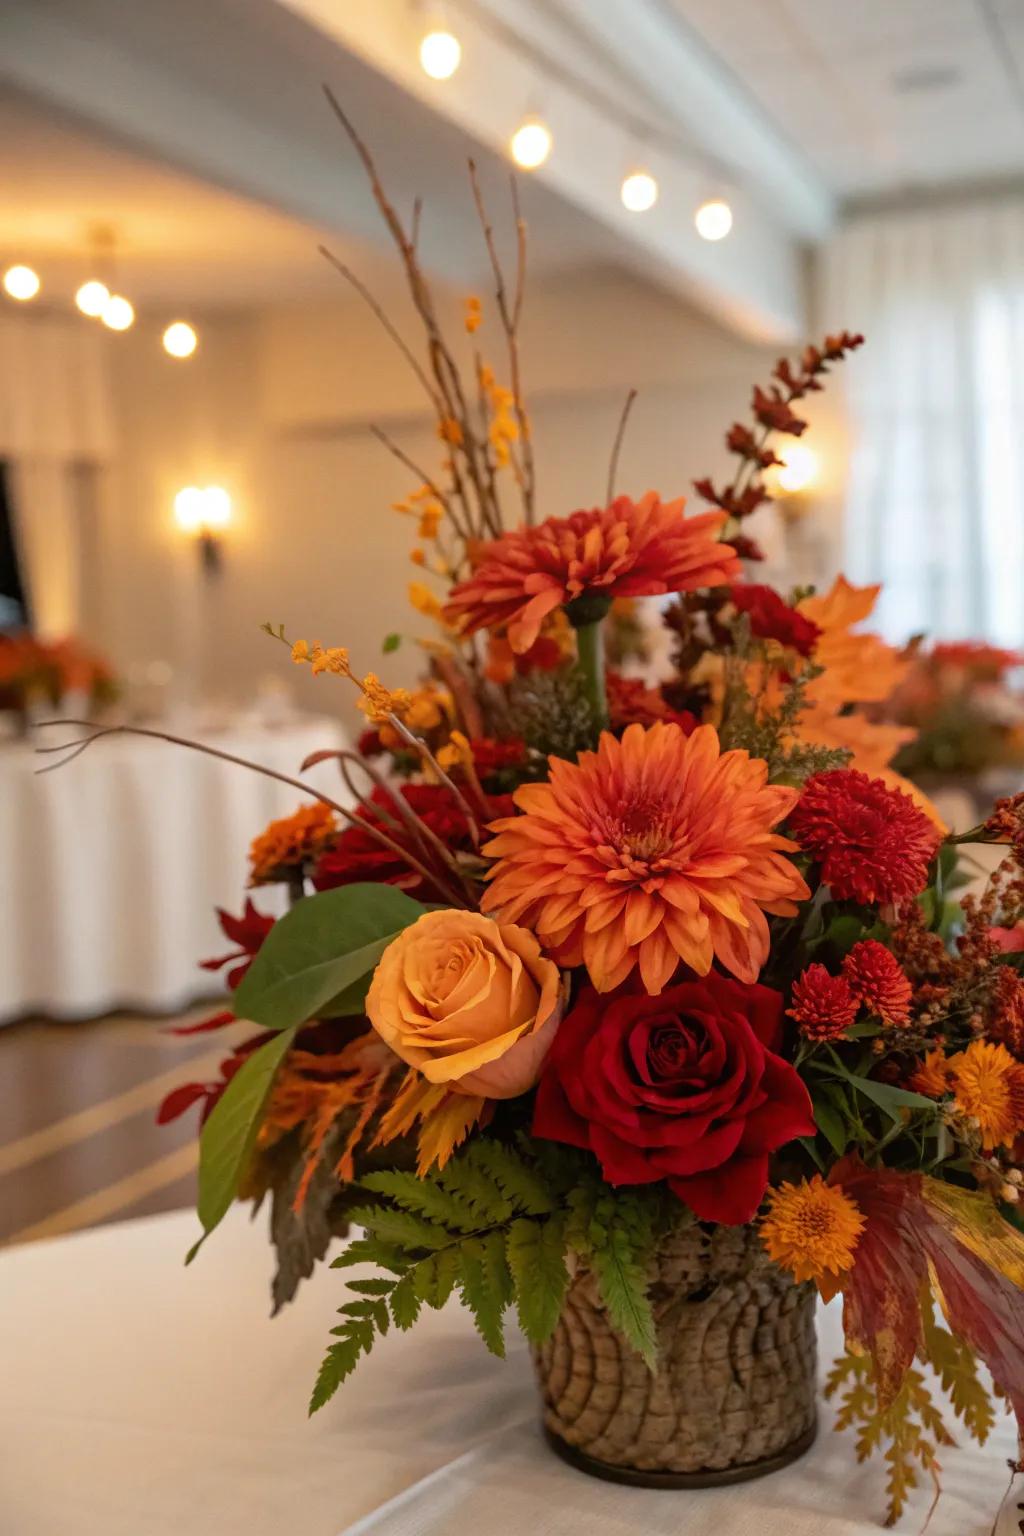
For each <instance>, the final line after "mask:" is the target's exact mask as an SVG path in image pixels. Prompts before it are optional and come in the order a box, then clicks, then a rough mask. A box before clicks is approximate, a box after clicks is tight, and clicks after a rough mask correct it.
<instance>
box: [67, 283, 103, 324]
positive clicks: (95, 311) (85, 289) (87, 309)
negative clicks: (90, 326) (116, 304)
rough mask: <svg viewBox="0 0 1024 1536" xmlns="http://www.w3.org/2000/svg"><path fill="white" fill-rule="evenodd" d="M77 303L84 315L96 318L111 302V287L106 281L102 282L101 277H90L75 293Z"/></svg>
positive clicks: (92, 318)
mask: <svg viewBox="0 0 1024 1536" xmlns="http://www.w3.org/2000/svg"><path fill="white" fill-rule="evenodd" d="M75 303H76V304H77V305H78V308H79V309H80V310H81V311H82V314H83V315H88V316H89V318H90V319H91V320H96V319H98V318H99V316H100V315H102V313H103V311H104V310H105V309H106V307H107V305H108V304H109V303H110V289H109V288H108V287H107V285H106V283H101V282H100V280H99V278H96V277H93V278H90V279H89V281H88V282H87V283H83V284H82V286H81V288H79V290H78V292H77V293H76V294H75Z"/></svg>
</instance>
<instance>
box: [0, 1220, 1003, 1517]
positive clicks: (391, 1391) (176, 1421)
mask: <svg viewBox="0 0 1024 1536" xmlns="http://www.w3.org/2000/svg"><path fill="white" fill-rule="evenodd" d="M265 1224H266V1219H265V1217H263V1216H260V1217H259V1218H257V1220H256V1221H255V1222H253V1221H250V1220H249V1217H248V1213H247V1212H246V1211H244V1210H243V1209H241V1208H236V1209H234V1210H233V1211H232V1212H231V1213H230V1215H229V1217H228V1219H227V1220H226V1221H225V1223H224V1225H223V1227H222V1229H221V1230H220V1231H218V1232H217V1233H216V1234H215V1235H214V1236H213V1238H211V1240H210V1241H209V1242H208V1243H207V1244H206V1246H205V1247H204V1249H203V1251H202V1253H201V1254H200V1255H199V1256H198V1258H197V1259H196V1261H195V1263H194V1264H193V1265H192V1266H191V1267H190V1268H189V1269H187V1270H186V1269H185V1268H184V1267H183V1265H182V1259H183V1256H184V1254H185V1252H186V1250H187V1248H188V1247H189V1245H190V1243H191V1242H192V1241H193V1239H194V1238H195V1236H196V1232H197V1223H196V1218H195V1217H194V1215H193V1214H192V1213H191V1212H180V1213H174V1214H172V1215H170V1216H157V1217H150V1218H147V1219H145V1220H141V1221H132V1222H125V1223H123V1224H122V1225H118V1226H110V1227H101V1228H97V1229H94V1230H92V1231H89V1232H83V1233H79V1234H76V1235H74V1236H71V1237H64V1238H56V1239H53V1240H50V1241H45V1242H39V1243H33V1244H29V1245H26V1246H24V1247H20V1248H11V1249H8V1250H6V1251H5V1252H3V1253H2V1254H0V1317H2V1318H3V1320H4V1343H3V1369H2V1373H0V1381H2V1387H0V1446H2V1450H0V1529H2V1530H3V1532H4V1536H72V1533H73V1536H342V1533H344V1536H357V1533H358V1536H454V1533H456V1532H462V1533H465V1536H473V1533H477V1532H478V1533H480V1536H524V1533H529V1536H634V1533H637V1532H643V1533H644V1536H682V1533H684V1532H685V1536H877V1533H878V1530H879V1526H878V1524H877V1523H876V1522H877V1517H878V1515H879V1512H880V1511H881V1510H882V1508H883V1504H884V1500H883V1497H882V1468H881V1467H880V1465H879V1464H878V1463H877V1462H876V1463H869V1464H868V1465H867V1466H865V1467H858V1466H857V1464H856V1462H855V1461H854V1457H853V1445H852V1441H851V1438H850V1436H849V1435H846V1434H844V1435H842V1436H840V1435H834V1434H833V1433H832V1432H831V1412H830V1410H829V1409H828V1408H827V1407H823V1410H822V1426H821V1432H820V1434H819V1436H818V1440H817V1442H816V1444H815V1445H814V1447H813V1448H812V1450H811V1451H810V1452H809V1453H808V1454H807V1455H806V1456H805V1457H804V1458H803V1460H801V1461H800V1462H797V1463H795V1464H794V1465H793V1466H791V1467H789V1468H787V1469H786V1470H785V1471H782V1472H778V1473H775V1474H774V1475H773V1476H771V1477H768V1478H764V1479H762V1480H761V1481H759V1482H755V1483H747V1484H743V1485H739V1486H736V1487H733V1488H722V1489H714V1490H708V1491H706V1492H699V1493H682V1492H675V1493H672V1492H661V1491H648V1490H641V1489H633V1488H620V1487H617V1486H615V1485H613V1484H609V1483H600V1482H596V1481H594V1480H592V1479H590V1478H587V1477H585V1476H583V1475H581V1474H580V1473H578V1472H575V1471H573V1470H572V1469H571V1468H570V1467H567V1466H565V1465H564V1464H563V1463H562V1462H560V1461H558V1460H557V1459H556V1458H555V1457H554V1456H553V1455H552V1454H551V1453H550V1451H548V1450H547V1448H546V1447H545V1445H544V1443H543V1441H542V1439H541V1436H540V1431H539V1425H538V1413H537V1401H536V1397H535V1391H534V1386H533V1382H532V1379H531V1373H530V1364H529V1358H528V1355H527V1352H526V1349H525V1347H524V1345H523V1343H522V1341H521V1339H520V1338H519V1336H518V1335H517V1334H515V1333H514V1331H513V1330H512V1329H511V1328H510V1329H509V1330H508V1332H509V1339H508V1343H509V1359H508V1360H507V1361H506V1362H505V1363H504V1364H503V1363H502V1362H500V1361H498V1360H495V1359H493V1358H492V1357H491V1356H490V1355H488V1354H487V1353H486V1351H485V1350H484V1347H483V1345H482V1344H481V1343H480V1342H479V1340H478V1339H477V1337H476V1335H475V1334H474V1332H473V1328H472V1325H471V1323H470V1321H469V1319H468V1317H467V1316H466V1314H465V1313H463V1312H462V1310H461V1309H460V1308H459V1307H458V1305H457V1304H454V1303H453V1304H450V1305H449V1306H448V1307H447V1308H445V1310H444V1311H443V1312H441V1313H432V1312H428V1313H426V1315H425V1317H424V1318H423V1319H421V1321H420V1322H419V1323H418V1324H417V1325H416V1327H415V1329H414V1330H413V1331H412V1332H411V1333H409V1334H404V1335H397V1334H396V1333H394V1332H392V1333H391V1334H390V1335H389V1336H388V1337H387V1338H386V1339H384V1340H383V1341H382V1342H381V1343H380V1344H379V1345H378V1346H377V1348H376V1349H375V1351H374V1353H373V1355H371V1356H370V1358H369V1359H368V1360H365V1361H364V1362H363V1363H362V1365H361V1366H360V1367H359V1369H358V1370H357V1371H356V1374H355V1375H354V1376H353V1377H352V1378H350V1380H349V1381H348V1382H347V1383H346V1384H345V1385H344V1386H343V1387H342V1388H341V1391H340V1392H339V1393H338V1395H337V1396H336V1397H335V1398H334V1400H333V1401H332V1402H331V1403H330V1404H329V1405H328V1406H327V1407H326V1408H325V1409H324V1410H323V1411H322V1412H321V1413H320V1414H318V1415H317V1416H316V1417H315V1418H314V1419H312V1420H311V1421H308V1420H307V1418H306V1402H307V1399H308V1395H309V1389H310V1386H311V1384H312V1381H313V1378H314V1375H315V1372H316V1368H317V1365H318V1363H319V1360H320V1357H321V1351H322V1348H323V1346H324V1344H325V1342H326V1340H327V1335H328V1329H329V1328H330V1327H331V1326H332V1323H333V1321H334V1311H335V1308H336V1307H337V1306H338V1305H340V1303H341V1301H342V1299H343V1295H342V1293H343V1289H344V1285H343V1278H344V1277H343V1275H341V1274H339V1273H338V1272H336V1271H332V1270H330V1269H328V1268H323V1267H322V1268H320V1269H319V1270H318V1271H317V1273H316V1275H315V1276H314V1278H313V1280H312V1281H310V1282H309V1283H308V1284H306V1285H305V1286H304V1287H303V1288H302V1289H301V1290H300V1292H299V1295H298V1298H297V1300H296V1301H295V1303H294V1304H293V1305H292V1306H290V1307H289V1308H287V1309H286V1310H285V1311H284V1312H283V1313H282V1314H281V1315H280V1316H279V1317H278V1318H276V1319H274V1320H273V1321H270V1320H269V1319H268V1317H267V1311H268V1285H269V1277H270V1271H271V1255H270V1252H269V1249H268V1247H267V1239H266V1233H265ZM346 1273H351V1271H346ZM838 1335H839V1317H838V1311H837V1308H835V1307H833V1308H830V1309H828V1310H827V1311H823V1313H822V1318H821V1341H822V1349H821V1354H822V1363H823V1367H824V1365H826V1364H827V1363H828V1362H829V1361H830V1360H831V1358H832V1355H833V1354H834V1353H835V1352H836V1349H837V1347H838ZM1015 1452H1016V1436H1015V1432H1014V1430H1013V1428H1012V1426H1011V1424H1010V1421H1009V1420H1008V1419H1006V1418H1002V1419H1000V1421H999V1423H998V1425H997V1428H996V1430H995V1432H994V1434H993V1435H992V1437H991V1439H990V1441H989V1444H988V1445H987V1446H986V1447H985V1448H984V1449H983V1450H979V1449H978V1448H977V1447H976V1446H974V1445H973V1443H967V1444H965V1446H964V1448H963V1449H960V1450H949V1451H946V1452H945V1453H944V1454H943V1457H942V1461H943V1484H944V1489H945V1491H944V1493H943V1496H942V1499H941V1500H940V1502H939V1506H938V1509H937V1510H936V1513H935V1515H934V1516H933V1518H932V1522H931V1525H930V1526H929V1533H930V1536H989V1533H990V1531H991V1528H992V1521H993V1518H994V1514H995V1510H996V1508H997V1506H998V1504H999V1501H1000V1498H1001V1497H1002V1494H1003V1491H1004V1489H1005V1485H1006V1477H1007V1474H1006V1461H1007V1458H1008V1457H1009V1456H1011V1455H1013V1454H1015ZM1017 1496H1018V1497H1020V1496H1021V1495H1020V1494H1018V1495H1017ZM930 1498H931V1489H930V1487H928V1486H926V1487H925V1488H923V1489H922V1490H920V1491H919V1493H918V1494H917V1495H916V1496H915V1498H914V1500H913V1501H912V1503H911V1507H910V1508H909V1510H908V1512H907V1514H906V1515H905V1516H904V1518H903V1521H902V1523H901V1527H900V1529H902V1530H904V1531H906V1532H914V1533H917V1532H919V1531H920V1529H921V1527H922V1524H923V1522H924V1519H925V1515H926V1514H927V1510H928V1505H929V1502H930ZM1014 1502H1015V1501H1014V1500H1013V1499H1011V1500H1009V1501H1008V1502H1007V1504H1006V1506H1005V1507H1004V1510H1003V1514H1002V1517H1001V1521H1000V1524H999V1526H998V1532H999V1536H1011V1533H1016V1531H1017V1524H1016V1520H1017V1518H1018V1517H1017V1516H1016V1515H1015V1513H1014Z"/></svg>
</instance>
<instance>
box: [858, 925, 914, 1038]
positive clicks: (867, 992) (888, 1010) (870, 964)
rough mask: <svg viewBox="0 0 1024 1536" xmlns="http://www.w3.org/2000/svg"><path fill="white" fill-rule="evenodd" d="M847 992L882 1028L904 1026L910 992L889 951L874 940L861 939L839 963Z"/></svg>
mask: <svg viewBox="0 0 1024 1536" xmlns="http://www.w3.org/2000/svg"><path fill="white" fill-rule="evenodd" d="M843 975H844V976H845V977H846V979H847V981H848V982H849V984H850V991H851V992H852V993H853V995H854V997H856V998H858V999H859V1000H860V1001H861V1002H862V1003H863V1004H864V1006H865V1008H870V1009H871V1012H872V1013H877V1014H878V1017H879V1018H880V1019H881V1020H882V1021H883V1022H884V1023H886V1024H905V1023H906V1022H907V1020H908V1019H909V1017H910V999H911V997H912V996H913V988H912V987H911V985H910V978H909V976H908V975H907V973H906V971H905V970H904V969H903V967H902V966H901V965H900V963H899V961H898V960H897V959H896V956H895V955H894V954H893V952H892V950H891V949H886V947H885V945H884V944H879V942H878V940H877V939H862V940H861V942H860V943H859V944H855V945H854V946H853V948H852V949H851V950H850V953H849V954H848V955H847V957H846V959H845V960H844V961H843Z"/></svg>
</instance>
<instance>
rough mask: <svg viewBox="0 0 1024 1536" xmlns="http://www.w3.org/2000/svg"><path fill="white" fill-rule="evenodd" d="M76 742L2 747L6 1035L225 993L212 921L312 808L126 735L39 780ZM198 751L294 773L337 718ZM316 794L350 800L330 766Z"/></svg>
mask: <svg viewBox="0 0 1024 1536" xmlns="http://www.w3.org/2000/svg"><path fill="white" fill-rule="evenodd" d="M76 734H77V733H76V732H75V731H74V730H70V731H69V730H63V731H58V730H56V729H53V730H47V731H45V732H39V733H38V737H37V739H36V740H35V741H34V742H32V743H29V744H17V745H7V746H0V850H2V857H0V1023H3V1022H4V1021H9V1020H12V1019H17V1018H21V1017H24V1016H25V1015H27V1014H44V1015H47V1016H51V1017H56V1018H93V1017H95V1016H96V1015H98V1014H103V1013H108V1012H110V1011H111V1010H112V1009H116V1008H133V1009H144V1010H152V1011H155V1012H163V1013H166V1012H171V1011H173V1010H176V1009H180V1008H183V1007H184V1006H186V1005H187V1004H188V1003H189V1002H191V1001H193V1000H194V999H195V998H196V997H198V996H203V995H210V993H211V992H213V991H215V990H216V988H217V987H218V985H219V983H218V982H217V981H216V980H215V979H214V978H213V977H211V976H210V975H209V973H207V972H205V971H201V970H199V969H198V964H199V961H200V960H204V959H208V958H210V957H211V956H214V955H222V954H225V953H227V952H228V951H230V950H231V948H232V945H231V944H230V943H226V942H225V940H224V936H223V934H222V933H221V932H220V929H219V928H218V926H217V920H216V916H215V913H214V908H215V907H217V906H221V907H224V908H226V909H227V910H228V911H229V912H239V911H241V908H242V903H243V899H244V895H245V881H246V878H247V875H248V866H247V863H246V853H247V850H248V847H249V844H250V842H251V840H252V838H253V837H254V836H255V834H256V833H257V832H259V831H261V830H262V828H263V827H264V826H265V825H266V824H267V822H268V821H270V820H271V819H272V818H274V817H276V816H285V815H288V814H289V813H290V812H291V811H293V810H295V808H296V806H297V805H299V804H300V803H301V801H302V798H303V797H302V795H301V793H300V792H299V791H298V790H295V789H291V788H289V787H288V786H287V785H283V784H279V783H276V782H275V781H274V780H272V779H268V778H264V777H263V776H262V775H260V774H256V773H250V772H247V771H246V769H244V768H239V767H237V766H235V765H233V764H231V763H224V762H221V761H220V760H219V759H217V758H213V757H208V756H205V755H201V754H199V753H196V752H190V751H186V750H185V749H184V748H183V747H178V746H171V745H168V744H167V743H165V742H161V741H151V740H145V739H140V738H137V737H131V736H115V737H112V738H109V739H107V740H105V741H100V742H97V744H96V745H95V746H94V747H90V748H89V750H88V751H87V752H85V753H84V754H83V755H82V756H81V757H79V758H77V759H76V761H75V762H73V763H70V764H69V765H68V766H67V767H66V768H61V769H59V770H58V771H57V772H55V773H46V774H43V775H41V776H40V775H39V774H38V773H37V769H38V768H39V767H40V766H41V764H43V763H45V762H47V761H48V759H47V758H40V757H38V756H37V755H36V754H35V752H34V750H33V748H34V746H37V745H42V744H44V742H45V744H47V745H52V744H55V743H56V742H57V741H60V740H61V739H69V738H70V739H72V740H73V739H75V736H76ZM186 734H187V732H186ZM201 739H203V740H204V741H208V742H209V744H210V745H211V746H214V747H217V748H218V749H219V750H221V751H223V752H232V753H234V754H236V755H237V756H239V757H245V758H248V759H250V760H251V761H255V762H259V763H263V764H264V765H265V766H266V767H268V768H273V769H275V770H276V771H277V772H279V773H287V774H291V775H295V774H297V772H298V768H299V765H300V763H301V762H302V761H303V759H304V758H305V757H306V756H307V755H308V754H309V753H311V752H315V751H318V750H320V749H322V748H326V749H334V748H337V747H342V746H344V745H345V738H344V733H343V731H342V729H341V727H340V726H339V725H338V723H337V722H336V721H334V720H332V719H328V718H323V719H319V718H317V717H308V716H307V717H305V718H303V719H300V720H299V721H297V722H296V723H295V724H293V725H290V726H288V727H284V728H282V729H280V730H277V731H269V730H265V729H260V728H255V727H249V728H236V729H233V730H230V731H223V732H219V733H217V734H216V735H209V734H205V735H202V738H201ZM308 782H309V783H311V784H312V785H314V787H315V788H317V789H320V790H323V791H325V792H327V793H329V794H331V795H332V796H333V797H334V798H336V799H338V800H339V801H342V802H343V801H344V800H345V798H346V796H345V795H344V792H343V789H342V786H341V783H340V779H339V776H338V773H337V769H336V768H335V767H334V766H333V765H332V764H330V763H327V764H324V765H323V766H321V767H319V768H315V769H314V770H313V771H312V773H311V774H310V775H309V776H308ZM278 897H279V893H278V892H275V891H260V892H258V893H257V899H256V905H257V906H258V907H260V908H261V909H262V910H263V911H265V912H273V911H275V910H276V905H275V903H276V901H277V899H278ZM2 1529H3V1521H2V1520H0V1530H2Z"/></svg>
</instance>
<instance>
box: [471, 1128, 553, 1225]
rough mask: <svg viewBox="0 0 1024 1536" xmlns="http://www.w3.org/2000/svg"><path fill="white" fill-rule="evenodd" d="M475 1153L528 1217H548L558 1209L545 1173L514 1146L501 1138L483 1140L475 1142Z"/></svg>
mask: <svg viewBox="0 0 1024 1536" xmlns="http://www.w3.org/2000/svg"><path fill="white" fill-rule="evenodd" d="M472 1155H473V1158H474V1160H475V1162H476V1164H477V1165H478V1166H479V1167H481V1168H483V1169H484V1171H485V1172H486V1173H488V1174H489V1175H490V1176H491V1178H492V1179H493V1180H494V1182H495V1184H497V1186H498V1188H499V1189H500V1190H501V1193H502V1194H503V1195H504V1196H505V1198H506V1199H507V1200H509V1201H511V1202H512V1204H513V1206H514V1208H515V1209H516V1210H517V1211H522V1212H523V1213H524V1214H525V1215H527V1216H547V1215H548V1214H549V1213H550V1212H551V1211H553V1210H554V1209H555V1201H554V1199H553V1197H552V1194H551V1191H550V1189H549V1188H548V1186H547V1183H546V1182H545V1180H544V1178H543V1176H542V1175H541V1174H540V1172H539V1171H538V1170H537V1169H536V1168H532V1167H531V1166H530V1165H529V1163H527V1162H526V1161H525V1160H524V1158H522V1157H521V1156H520V1155H519V1154H518V1153H517V1152H516V1151H515V1150H514V1149H513V1148H512V1147H507V1146H505V1145H504V1143H502V1142H500V1141H487V1140H481V1141H477V1142H474V1143H473V1147H472Z"/></svg>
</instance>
